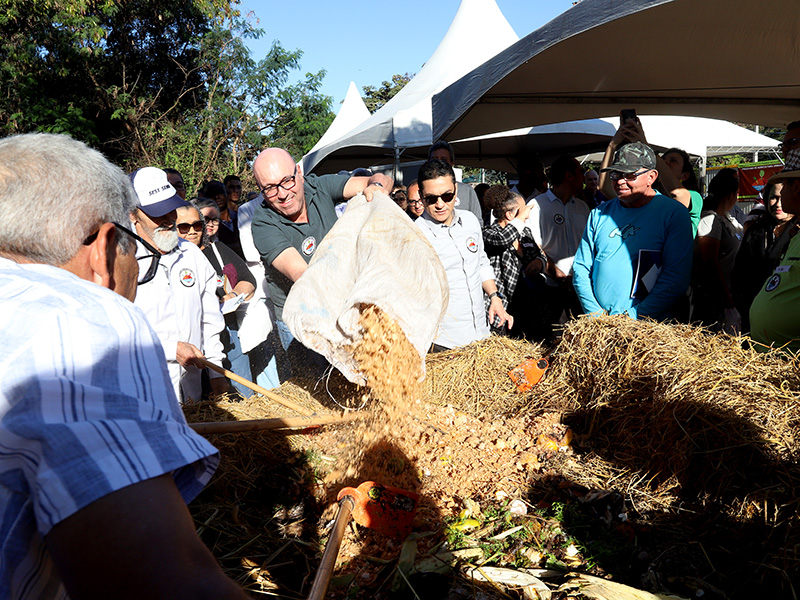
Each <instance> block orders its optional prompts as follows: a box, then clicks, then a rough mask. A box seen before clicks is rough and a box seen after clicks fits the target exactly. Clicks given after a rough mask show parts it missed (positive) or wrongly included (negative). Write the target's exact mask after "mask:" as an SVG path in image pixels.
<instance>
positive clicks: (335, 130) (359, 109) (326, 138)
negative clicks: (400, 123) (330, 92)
mask: <svg viewBox="0 0 800 600" xmlns="http://www.w3.org/2000/svg"><path fill="white" fill-rule="evenodd" d="M367 119H369V109H368V108H367V105H366V104H364V100H363V99H362V98H361V94H359V93H358V88H357V87H356V84H355V82H354V81H351V82H350V86H349V87H348V88H347V95H346V96H345V97H344V101H343V102H342V106H341V108H340V109H339V112H338V113H337V114H336V118H335V119H334V120H333V122H332V123H331V124H330V126H329V127H328V129H327V130H326V131H325V133H324V134H323V135H322V137H321V138H319V140H318V141H317V143H316V144H314V147H313V148H312V149H311V151H310V152H316V151H317V150H319V149H320V148H323V147H325V146H327V145H328V144H330V143H331V142H334V141H336V140H337V139H339V138H340V137H342V136H343V135H344V134H345V133H347V132H348V131H350V130H351V129H353V128H354V127H357V126H358V125H360V124H361V123H363V122H364V121H366V120H367Z"/></svg>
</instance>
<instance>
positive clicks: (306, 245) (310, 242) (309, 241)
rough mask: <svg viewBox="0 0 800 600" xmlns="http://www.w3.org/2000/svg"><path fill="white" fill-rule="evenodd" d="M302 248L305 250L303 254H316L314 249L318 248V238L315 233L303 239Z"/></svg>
mask: <svg viewBox="0 0 800 600" xmlns="http://www.w3.org/2000/svg"><path fill="white" fill-rule="evenodd" d="M300 248H301V249H302V250H303V254H305V255H306V256H311V255H312V254H314V250H316V249H317V240H316V238H315V237H314V236H313V235H310V236H308V237H307V238H306V239H304V240H303V243H302V245H301V246H300Z"/></svg>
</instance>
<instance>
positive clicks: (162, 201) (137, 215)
mask: <svg viewBox="0 0 800 600" xmlns="http://www.w3.org/2000/svg"><path fill="white" fill-rule="evenodd" d="M131 181H132V182H133V187H134V189H135V190H136V195H137V196H138V199H139V202H138V206H137V207H136V209H135V210H134V211H133V212H132V213H131V223H133V225H134V226H135V227H136V232H137V233H138V234H139V235H140V236H141V237H142V239H144V240H145V241H147V242H149V243H151V244H152V245H153V246H155V247H156V248H158V250H159V251H160V252H161V254H162V256H161V260H160V261H159V266H158V272H157V273H156V274H155V277H154V278H153V280H152V281H150V282H149V283H146V284H145V285H141V286H139V289H138V293H137V295H136V302H135V304H136V306H138V307H139V308H141V309H142V310H143V311H144V313H145V315H147V318H148V320H149V321H150V324H151V325H152V326H153V329H155V330H156V333H157V334H158V337H159V339H160V340H161V345H162V346H163V347H164V353H165V354H166V356H167V366H168V368H169V374H170V378H171V379H172V385H173V386H174V387H175V393H176V395H177V396H178V398H181V399H182V400H183V401H186V400H199V399H200V397H201V396H202V385H201V369H202V368H203V364H202V362H200V360H199V359H203V358H208V360H209V361H211V362H212V363H214V364H217V365H221V364H222V361H223V359H224V358H225V353H224V350H223V346H222V342H221V341H220V333H221V332H222V330H223V328H224V327H225V321H224V320H223V318H222V313H221V312H220V308H219V300H218V299H217V295H216V289H217V274H216V273H215V272H214V269H213V267H212V266H211V264H210V263H209V262H208V260H207V259H206V257H205V256H203V253H202V252H201V251H200V250H199V248H198V247H197V246H195V245H194V244H192V243H189V242H186V241H185V240H182V239H181V238H180V237H179V236H178V232H177V230H176V226H175V221H176V213H175V210H176V209H177V208H178V207H179V206H188V203H187V202H186V201H185V200H182V199H181V198H180V197H179V196H178V195H177V192H176V191H175V188H174V187H172V185H171V184H170V182H169V181H168V180H167V174H166V173H165V172H164V171H162V170H161V169H157V168H156V167H144V168H142V169H139V170H137V171H135V172H134V173H133V174H131ZM144 252H145V250H144V248H142V247H140V248H138V249H137V253H136V255H137V257H138V256H140V254H143V253H144ZM204 353H205V354H204ZM209 376H210V378H211V391H212V392H213V393H215V394H220V393H224V392H226V391H228V389H229V384H228V381H227V380H226V379H225V378H224V377H222V376H221V375H219V374H218V373H216V372H214V371H211V372H210V373H209Z"/></svg>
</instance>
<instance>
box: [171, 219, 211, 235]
mask: <svg viewBox="0 0 800 600" xmlns="http://www.w3.org/2000/svg"><path fill="white" fill-rule="evenodd" d="M217 220H218V221H219V219H217ZM204 226H205V223H203V221H195V222H194V223H178V224H177V227H178V232H180V233H182V234H183V235H186V234H187V233H189V230H190V229H194V230H195V231H203V227H204Z"/></svg>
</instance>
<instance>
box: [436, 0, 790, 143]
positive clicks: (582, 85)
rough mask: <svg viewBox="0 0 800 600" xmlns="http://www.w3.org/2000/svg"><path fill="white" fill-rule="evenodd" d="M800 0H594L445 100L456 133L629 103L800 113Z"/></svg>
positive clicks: (447, 128) (744, 118)
mask: <svg viewBox="0 0 800 600" xmlns="http://www.w3.org/2000/svg"><path fill="white" fill-rule="evenodd" d="M797 11H798V3H797V0H767V1H765V2H753V1H752V0H583V2H581V3H579V4H577V5H575V6H573V7H572V8H570V9H569V10H567V11H566V12H565V13H563V14H562V15H560V16H558V17H556V18H555V19H553V20H552V21H550V23H548V24H547V25H545V26H543V27H541V28H540V29H538V30H536V31H534V32H533V33H531V34H529V35H527V36H525V37H524V38H522V39H521V40H519V42H517V43H516V44H514V45H513V46H511V47H509V48H507V49H506V50H504V51H503V52H500V53H499V54H497V55H496V56H494V57H493V58H491V59H489V60H488V61H487V62H486V63H484V64H483V65H481V66H480V67H478V68H476V69H474V70H473V71H471V72H470V73H468V74H467V75H465V76H464V77H462V78H461V79H460V80H458V81H456V82H455V83H453V84H451V85H450V86H448V87H447V88H446V89H444V90H442V91H441V92H440V93H438V94H437V95H436V96H434V99H433V136H434V137H435V138H442V137H443V138H445V139H449V140H453V139H463V138H468V137H473V136H477V135H483V134H488V133H493V132H497V131H506V130H510V129H514V128H517V127H523V126H532V125H541V124H546V123H559V122H564V121H568V120H578V119H588V118H595V117H601V116H604V115H614V114H618V113H619V110H620V109H623V108H635V109H637V111H638V112H640V113H646V114H664V115H692V116H700V117H711V118H717V119H726V120H730V121H736V122H743V123H753V124H760V125H769V126H785V125H786V124H787V123H789V122H790V121H794V120H796V119H798V118H800V44H798V42H797V40H798V39H800V18H798V12H797Z"/></svg>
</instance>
